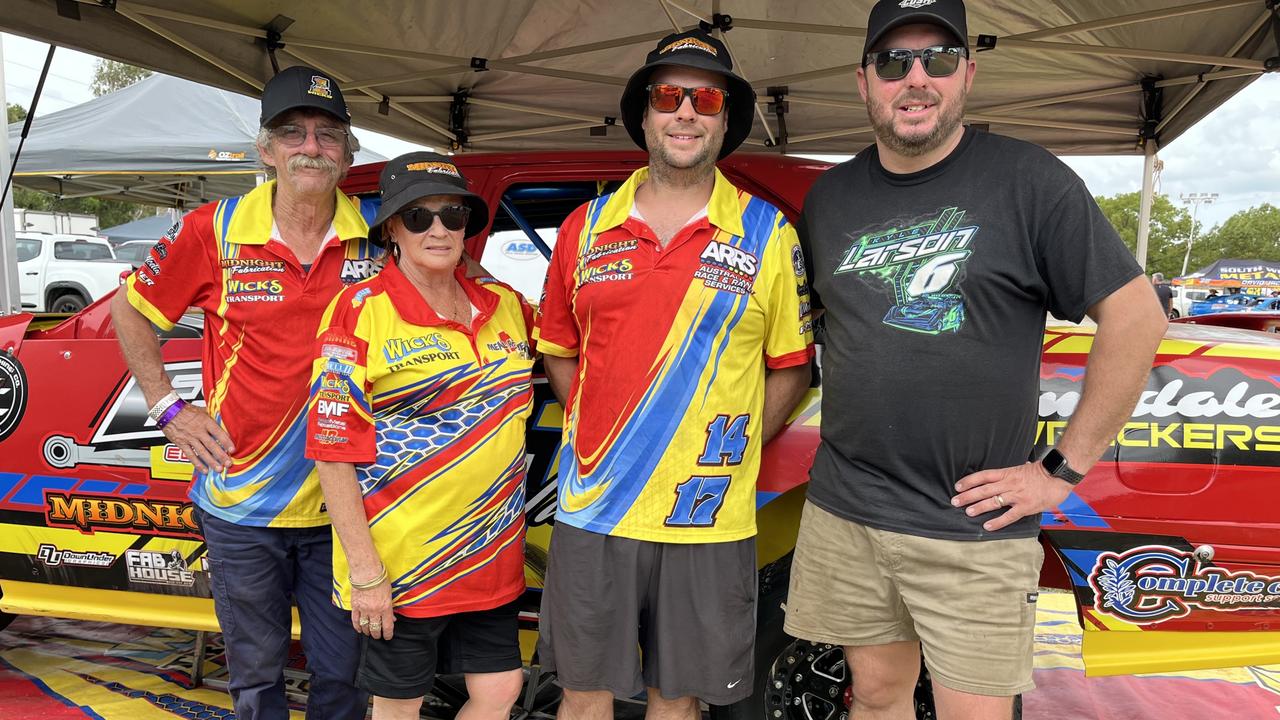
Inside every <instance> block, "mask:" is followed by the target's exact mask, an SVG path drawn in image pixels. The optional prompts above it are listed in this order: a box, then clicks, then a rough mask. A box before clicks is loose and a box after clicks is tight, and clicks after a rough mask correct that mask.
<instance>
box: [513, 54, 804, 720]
mask: <svg viewBox="0 0 1280 720" xmlns="http://www.w3.org/2000/svg"><path fill="white" fill-rule="evenodd" d="M754 100H755V93H753V92H752V90H751V86H750V85H749V84H748V83H747V82H746V81H744V80H743V79H742V78H740V77H738V76H737V75H736V74H734V72H733V62H732V60H731V59H730V58H729V53H728V50H727V49H726V48H725V46H724V45H723V44H722V43H721V42H720V41H719V40H717V39H715V38H713V37H711V36H710V35H708V34H707V33H704V32H702V31H699V30H693V31H690V32H684V33H678V34H675V35H669V36H667V37H666V38H663V39H662V40H661V41H659V43H658V45H657V47H656V48H655V49H654V50H653V52H651V53H649V56H648V59H647V62H646V64H645V65H644V66H643V67H642V68H640V69H639V70H638V71H636V73H635V74H634V75H632V76H631V79H630V81H629V82H628V83H627V87H626V90H625V91H624V92H623V95H622V119H623V124H624V125H625V126H626V128H627V131H628V132H629V133H630V134H631V137H632V139H633V140H634V141H635V142H636V144H637V145H639V146H640V147H641V148H644V149H646V150H648V152H649V166H648V167H646V168H642V169H640V170H638V171H636V173H635V174H633V175H632V176H631V178H630V179H628V180H627V181H626V182H625V183H624V184H623V185H622V187H620V188H619V189H618V190H617V191H616V192H614V193H611V194H609V195H606V196H604V197H601V198H597V199H595V200H593V201H591V202H589V203H587V204H586V205H584V206H582V207H580V208H578V210H576V211H575V212H574V213H573V214H572V215H570V216H569V218H568V219H567V220H565V223H564V225H563V226H561V228H560V236H559V241H558V242H557V244H556V248H555V252H554V253H553V255H552V258H551V267H550V269H549V271H548V275H547V282H546V286H545V288H546V291H545V295H544V298H543V301H542V302H541V303H540V305H541V307H540V308H539V315H538V319H537V326H536V329H535V335H536V338H537V341H538V347H539V349H540V350H542V352H543V353H544V355H545V363H546V372H547V377H548V379H549V380H550V382H551V385H552V388H553V389H554V390H555V392H556V395H557V396H558V397H559V398H560V399H561V400H562V401H563V402H564V404H565V408H566V413H565V423H564V428H565V429H564V442H563V449H562V451H561V452H562V454H561V456H560V460H559V472H560V477H559V484H560V498H559V508H558V513H557V515H556V530H555V534H554V535H553V537H552V540H551V548H550V558H549V561H548V568H547V578H546V583H545V591H544V595H543V600H542V616H541V626H540V645H539V656H540V659H541V662H542V664H543V666H544V667H546V668H548V669H552V670H554V671H555V672H556V673H557V675H558V677H559V682H560V684H561V685H562V686H563V688H564V701H563V703H562V704H561V706H560V713H559V717H561V718H574V719H577V718H591V719H597V718H598V719H601V720H603V719H605V718H612V717H613V699H614V697H621V698H628V697H633V696H636V695H638V694H640V693H642V692H646V691H647V695H648V702H649V708H648V716H649V717H661V718H688V719H689V720H696V718H698V717H699V716H700V713H699V709H698V700H699V699H702V700H704V701H706V702H708V703H712V704H728V703H731V702H735V701H737V700H740V699H742V698H745V697H748V696H749V695H751V693H752V674H753V672H752V659H753V655H754V648H753V644H754V637H755V630H754V627H755V617H756V611H755V602H756V553H755V541H754V536H755V533H756V528H755V486H756V475H757V474H758V472H759V467H760V448H761V446H763V445H764V443H765V442H767V441H768V440H769V438H770V437H772V436H773V435H774V434H775V433H777V431H778V430H779V429H780V428H781V427H782V425H783V423H784V421H785V420H786V417H787V415H788V413H789V412H790V411H791V409H792V408H793V407H794V406H795V404H796V402H798V401H799V399H800V396H801V395H802V394H803V392H804V390H805V388H806V387H808V384H809V377H810V374H809V360H810V357H811V355H812V352H813V349H812V333H811V331H810V325H811V323H810V318H809V315H808V310H807V308H808V300H809V298H808V292H809V291H808V280H807V278H806V276H805V270H804V262H803V257H802V255H801V251H800V246H799V242H798V240H797V238H796V233H795V231H794V230H793V228H792V226H791V224H790V223H789V222H788V221H787V219H786V217H784V216H783V214H782V213H781V212H779V211H778V209H777V208H775V207H773V206H771V205H769V204H768V203H766V202H764V201H763V200H761V199H759V198H755V197H752V196H751V195H749V194H748V193H746V192H743V191H742V190H739V189H737V188H735V187H734V186H733V185H731V184H730V183H729V181H728V180H726V179H725V177H724V176H723V175H722V174H720V172H719V171H718V170H716V165H715V164H716V161H717V160H718V159H720V158H723V157H725V156H726V155H728V154H729V153H731V152H733V150H734V149H736V148H737V147H738V146H739V145H740V144H741V143H742V141H743V140H744V139H746V137H747V135H748V134H749V133H750V132H751V120H752V113H753V110H754V108H753V105H754ZM802 308H803V309H802Z"/></svg>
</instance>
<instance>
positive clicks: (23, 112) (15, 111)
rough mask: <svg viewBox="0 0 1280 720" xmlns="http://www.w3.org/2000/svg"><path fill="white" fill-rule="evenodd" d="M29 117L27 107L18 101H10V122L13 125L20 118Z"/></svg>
mask: <svg viewBox="0 0 1280 720" xmlns="http://www.w3.org/2000/svg"><path fill="white" fill-rule="evenodd" d="M26 118H27V109H26V108H24V107H22V106H21V105H18V104H17V103H9V124H10V125H12V124H14V123H16V122H18V121H19V120H25V119H26Z"/></svg>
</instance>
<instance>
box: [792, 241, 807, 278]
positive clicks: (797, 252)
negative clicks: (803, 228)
mask: <svg viewBox="0 0 1280 720" xmlns="http://www.w3.org/2000/svg"><path fill="white" fill-rule="evenodd" d="M791 269H792V270H794V271H795V273H796V277H798V278H802V277H804V251H803V250H801V249H800V246H799V245H792V246H791Z"/></svg>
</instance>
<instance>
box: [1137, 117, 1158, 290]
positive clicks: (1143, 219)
mask: <svg viewBox="0 0 1280 720" xmlns="http://www.w3.org/2000/svg"><path fill="white" fill-rule="evenodd" d="M1155 188H1156V141H1155V140H1154V139H1149V140H1147V142H1146V150H1145V152H1144V157H1143V160H1142V201H1141V203H1140V204H1139V206H1138V247H1137V251H1136V252H1135V253H1134V256H1135V257H1136V258H1137V260H1138V265H1139V266H1140V267H1141V268H1142V269H1143V270H1146V269H1147V238H1148V235H1150V233H1151V205H1152V203H1153V202H1154V201H1155Z"/></svg>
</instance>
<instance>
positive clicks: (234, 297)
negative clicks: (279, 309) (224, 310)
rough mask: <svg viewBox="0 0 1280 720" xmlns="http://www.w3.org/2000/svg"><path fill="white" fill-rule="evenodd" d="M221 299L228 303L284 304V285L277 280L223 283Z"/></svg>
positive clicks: (234, 280)
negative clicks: (223, 298)
mask: <svg viewBox="0 0 1280 720" xmlns="http://www.w3.org/2000/svg"><path fill="white" fill-rule="evenodd" d="M223 292H224V295H223V297H225V298H226V301H227V302H229V303H238V302H284V283H283V282H282V281H280V280H278V279H267V280H236V279H234V278H228V279H226V280H224V281H223Z"/></svg>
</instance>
